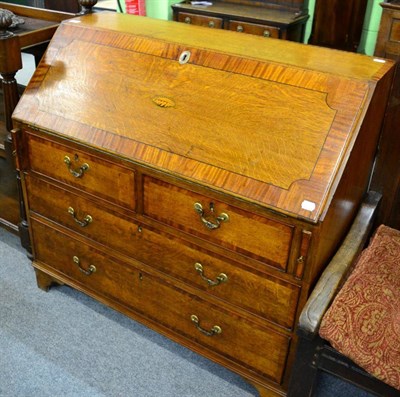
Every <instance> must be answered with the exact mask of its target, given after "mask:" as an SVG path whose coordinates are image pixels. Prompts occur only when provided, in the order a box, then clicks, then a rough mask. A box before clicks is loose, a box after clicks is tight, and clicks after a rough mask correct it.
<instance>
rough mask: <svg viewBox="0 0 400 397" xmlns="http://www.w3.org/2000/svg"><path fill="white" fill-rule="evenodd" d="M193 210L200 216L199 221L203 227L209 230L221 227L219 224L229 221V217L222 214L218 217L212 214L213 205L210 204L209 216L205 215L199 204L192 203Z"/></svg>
mask: <svg viewBox="0 0 400 397" xmlns="http://www.w3.org/2000/svg"><path fill="white" fill-rule="evenodd" d="M194 210H195V211H196V212H197V213H198V214H199V215H200V220H201V221H202V222H203V224H204V226H205V227H207V228H208V229H210V230H214V229H218V228H219V227H220V226H221V222H227V221H229V215H228V214H225V213H224V212H222V213H221V214H220V215H218V216H216V215H215V214H214V203H210V212H209V214H205V211H204V209H203V206H202V205H201V204H200V203H194ZM209 218H211V220H210V219H209Z"/></svg>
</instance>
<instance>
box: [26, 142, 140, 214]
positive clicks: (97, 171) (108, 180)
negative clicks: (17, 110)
mask: <svg viewBox="0 0 400 397" xmlns="http://www.w3.org/2000/svg"><path fill="white" fill-rule="evenodd" d="M27 138H28V139H27V141H28V150H29V153H28V156H29V164H30V168H31V170H32V171H34V172H35V173H38V174H42V175H45V176H47V177H49V178H53V179H55V180H57V181H60V182H62V183H65V184H68V185H71V186H74V187H76V188H80V189H83V190H85V192H87V193H90V194H92V195H94V196H96V197H98V198H101V199H104V200H107V201H110V202H112V203H115V204H118V205H120V206H123V207H127V208H129V209H131V210H134V209H135V202H136V200H135V174H134V171H132V170H131V169H128V168H125V167H123V166H120V165H116V164H113V163H111V162H109V161H107V160H104V159H103V158H100V157H96V156H93V155H89V154H87V153H85V152H83V151H80V150H75V149H72V148H70V147H68V146H63V145H60V144H58V143H55V142H53V141H49V140H45V139H41V138H39V137H37V136H35V135H31V134H27Z"/></svg>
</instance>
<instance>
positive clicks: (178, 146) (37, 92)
mask: <svg viewBox="0 0 400 397" xmlns="http://www.w3.org/2000/svg"><path fill="white" fill-rule="evenodd" d="M392 74H393V65H392V63H391V61H385V60H382V59H373V58H369V57H366V56H362V55H355V54H350V53H344V52H343V53H342V52H338V51H333V50H329V49H324V48H317V47H311V46H306V45H302V44H298V43H292V42H285V41H282V40H274V39H270V40H268V41H266V40H265V39H263V38H262V37H256V36H252V35H241V34H239V33H235V32H227V31H222V30H221V31H212V30H210V29H207V28H203V27H199V26H187V25H185V24H181V23H177V22H171V21H169V22H168V21H157V20H153V19H150V18H145V17H134V16H131V15H121V14H116V13H99V14H93V15H89V16H83V17H79V18H77V19H72V20H70V21H65V22H63V23H62V24H61V26H60V27H59V29H58V30H57V32H56V34H55V35H54V37H53V39H52V41H51V43H50V45H49V47H48V50H47V52H46V54H45V56H44V58H43V59H42V61H41V63H40V64H39V66H38V68H37V70H36V72H35V74H34V76H33V78H32V80H31V81H30V83H29V85H28V87H27V89H26V91H25V93H24V95H23V97H22V98H21V100H20V101H19V103H18V105H17V108H16V110H15V112H14V114H13V120H14V130H13V142H14V147H15V150H16V162H17V168H18V170H19V172H20V174H21V178H22V184H23V191H24V201H25V205H26V213H27V218H28V223H29V228H30V236H31V242H32V250H33V266H34V268H35V270H36V274H37V283H38V285H39V287H40V288H42V289H45V290H47V289H48V288H49V287H50V285H51V284H53V283H64V284H67V285H70V286H71V287H74V288H76V289H78V290H80V291H83V292H85V293H87V294H89V295H90V296H92V297H94V298H96V299H98V300H99V301H101V302H103V303H105V304H107V305H109V306H111V307H112V308H115V309H117V310H119V311H121V312H122V313H124V314H126V315H128V316H130V317H132V318H133V319H136V320H138V321H140V322H142V323H143V324H145V325H147V326H149V327H151V328H153V329H154V330H156V331H158V332H160V333H162V334H163V335H166V336H168V337H169V338H171V339H173V340H175V341H177V342H179V343H181V344H182V345H184V346H187V347H189V348H190V349H192V350H194V351H196V352H198V353H200V354H202V355H204V356H206V357H208V358H210V359H211V360H214V361H216V362H217V363H219V364H221V365H223V366H226V367H227V368H229V369H231V370H232V371H235V372H236V373H238V374H240V375H242V376H243V377H244V378H246V379H247V380H248V381H249V382H251V383H253V384H254V385H255V386H256V387H257V389H258V390H259V392H260V395H262V396H284V395H285V392H286V389H287V384H288V379H289V377H290V368H291V365H292V361H293V353H294V350H295V349H294V348H295V345H296V336H295V324H296V320H297V318H298V314H299V312H300V311H301V309H302V306H303V305H304V302H305V301H306V299H307V297H308V295H309V291H310V289H311V287H312V286H313V284H314V282H315V280H316V278H317V277H318V276H319V274H320V273H321V271H322V269H323V268H324V266H325V264H326V262H327V261H328V260H329V258H330V257H331V256H332V254H333V253H334V251H335V249H336V247H337V246H338V244H339V243H340V241H341V239H342V236H343V235H344V233H345V232H346V231H347V229H348V227H349V225H350V223H351V221H352V219H353V217H354V215H355V212H356V210H357V208H358V206H359V203H360V201H361V199H362V197H363V195H364V193H365V191H366V189H367V185H368V180H369V176H370V172H371V167H372V163H373V159H374V156H375V151H376V147H377V142H378V139H379V130H380V126H381V122H382V118H383V114H384V109H385V105H386V98H387V94H388V90H389V88H390V83H391V79H392Z"/></svg>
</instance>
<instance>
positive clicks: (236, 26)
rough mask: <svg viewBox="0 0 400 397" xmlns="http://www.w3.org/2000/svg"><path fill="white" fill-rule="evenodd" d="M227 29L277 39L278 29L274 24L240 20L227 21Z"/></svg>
mask: <svg viewBox="0 0 400 397" xmlns="http://www.w3.org/2000/svg"><path fill="white" fill-rule="evenodd" d="M228 28H229V30H234V31H235V32H243V33H249V34H255V35H257V36H264V37H273V38H274V39H279V32H280V29H279V28H277V27H274V26H268V25H259V24H256V23H249V22H241V21H233V20H231V21H229V25H228Z"/></svg>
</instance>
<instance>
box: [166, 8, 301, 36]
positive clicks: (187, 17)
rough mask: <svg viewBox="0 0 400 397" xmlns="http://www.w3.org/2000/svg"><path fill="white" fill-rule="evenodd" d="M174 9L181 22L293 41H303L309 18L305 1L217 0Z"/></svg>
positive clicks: (176, 18) (177, 18) (175, 16)
mask: <svg viewBox="0 0 400 397" xmlns="http://www.w3.org/2000/svg"><path fill="white" fill-rule="evenodd" d="M172 9H173V16H174V20H175V21H178V22H184V23H187V24H192V25H200V26H207V27H209V28H215V29H228V30H233V31H235V32H240V33H249V34H254V35H257V36H263V37H273V38H276V39H286V40H292V41H302V40H303V36H304V28H305V23H306V22H307V19H308V14H307V9H306V8H305V6H304V4H303V1H291V2H287V1H286V2H281V1H280V2H266V3H265V2H255V1H241V2H239V1H238V2H234V1H232V2H225V1H223V0H218V1H214V2H212V4H210V5H206V6H205V5H193V4H192V2H190V1H187V2H183V3H177V4H173V5H172Z"/></svg>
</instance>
